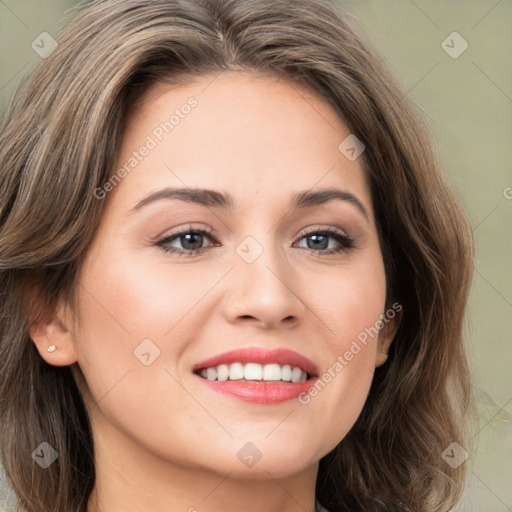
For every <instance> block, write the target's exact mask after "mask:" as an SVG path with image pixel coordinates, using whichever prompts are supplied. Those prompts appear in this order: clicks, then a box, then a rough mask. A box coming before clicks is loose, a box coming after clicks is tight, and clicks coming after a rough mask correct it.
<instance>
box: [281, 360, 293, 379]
mask: <svg viewBox="0 0 512 512" xmlns="http://www.w3.org/2000/svg"><path fill="white" fill-rule="evenodd" d="M281 379H283V380H286V381H288V382H290V381H291V380H292V367H291V366H290V365H289V364H285V365H284V366H282V367H281Z"/></svg>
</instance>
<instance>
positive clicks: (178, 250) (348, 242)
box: [156, 227, 356, 257]
mask: <svg viewBox="0 0 512 512" xmlns="http://www.w3.org/2000/svg"><path fill="white" fill-rule="evenodd" d="M330 239H331V240H334V244H331V243H329V242H330ZM206 240H213V231H211V230H206V229H193V228H191V227H185V228H181V229H178V230H176V231H175V232H174V233H172V234H170V235H168V236H166V237H165V238H162V239H161V240H159V241H158V242H157V243H156V245H157V246H159V247H161V248H162V249H163V250H164V251H165V252H166V253H172V254H176V255H178V256H189V257H191V256H196V255H198V254H201V253H203V252H204V251H205V250H206V249H207V248H208V247H218V246H220V245H221V244H220V243H210V244H208V245H206V246H205V245H204V242H205V241H206ZM302 240H306V247H301V248H303V249H310V250H312V251H313V252H316V253H319V254H322V255H328V254H336V253H342V252H348V251H349V250H350V249H353V248H354V247H356V244H355V242H354V240H353V239H352V238H350V237H349V236H348V235H346V234H345V233H343V232H341V231H338V230H337V229H334V228H325V229H322V230H316V231H310V232H309V233H305V234H302V235H301V237H300V238H299V241H302ZM176 244H178V245H180V246H181V247H176ZM333 245H334V246H333Z"/></svg>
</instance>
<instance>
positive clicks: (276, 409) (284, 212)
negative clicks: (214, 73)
mask: <svg viewBox="0 0 512 512" xmlns="http://www.w3.org/2000/svg"><path fill="white" fill-rule="evenodd" d="M172 116H174V117H172ZM349 135H350V132H349V131H348V130H347V128H346V127H345V126H344V125H343V124H342V123H341V122H340V120H339V119H338V117H337V116H336V114H335V113H334V111H333V110H332V109H331V108H330V107H329V106H328V104H326V103H325V102H324V101H323V100H322V99H320V98H318V97H317V96H315V95H312V94H311V93H310V92H308V91H307V90H305V89H303V88H302V87H300V86H298V85H296V84H290V83H287V82H284V81H279V80H277V79H275V78H269V77H261V76H255V75H252V74H245V73H231V74H227V73H223V74H221V75H219V76H218V77H217V78H215V79H214V78H213V77H207V78H201V79H199V78H195V79H194V81H193V82H192V83H189V84H187V85H182V86H175V87H172V86H164V85H158V86H155V87H153V88H152V89H151V90H150V92H149V93H148V94H147V95H146V96H145V97H144V99H143V102H142V103H141V104H140V105H138V106H136V108H135V109H134V111H133V113H132V115H131V117H130V118H129V122H128V124H127V126H126V132H125V135H124V138H123V143H122V149H121V152H120V155H119V160H118V166H117V168H116V169H121V168H123V166H124V170H125V172H122V171H121V172H119V173H118V177H119V179H117V180H115V181H112V183H111V185H110V186H109V185H108V184H107V186H106V187H104V188H103V189H102V190H103V191H107V192H106V198H105V199H103V200H104V201H105V209H104V211H103V216H102V219H101V223H100V225H99V228H98V230H97V232H96V235H95V237H94V239H93V240H92V242H91V245H90V248H89V250H88V253H87V255H86V258H85V262H84V265H83V267H82V270H81V272H80V275H79V300H78V304H79V310H78V311H77V312H76V313H77V314H78V316H79V317H80V318H81V328H78V327H75V328H73V329H71V327H70V330H71V331H72V333H73V338H72V340H73V341H72V343H73V345H74V350H75V353H76V360H77V362H78V365H79V366H80V368H81V370H82V372H83V374H84V376H85V379H86V382H87V385H88V388H89V390H88V392H87V393H86V400H87V402H88V404H89V408H90V411H91V419H92V424H93V428H94V433H95V436H96V438H97V439H103V440H108V441H109V442H110V443H114V444H116V443H117V445H118V446H121V445H122V446H125V447H128V446H131V447H133V448H136V450H137V452H138V453H144V454H145V456H156V457H158V458H159V459H160V460H162V459H163V460H164V461H167V462H170V463H173V464H177V465H180V466H184V467H188V468H201V469H206V470H210V471H216V472H220V473H227V472H232V476H235V475H238V476H241V477H243V476H244V475H249V474H251V475H253V474H254V473H255V472H256V473H257V472H259V471H261V472H263V471H265V470H267V471H270V472H271V474H272V475H273V476H275V477H278V476H285V475H288V474H291V473H292V472H295V471H297V470H299V469H300V468H307V467H309V466H312V465H314V464H316V463H317V461H318V460H319V459H320V458H321V457H322V456H323V455H325V454H326V453H327V452H329V451H330V450H332V449H333V448H334V447H335V446H336V444H337V443H339V441H340V440H341V439H342V438H343V437H344V436H345V435H346V434H347V432H348V431H349V429H350V428H351V427H352V426H353V424H354V422H355V421H356V419H357V417H358V415H359V413H360V411H361V409H362V407H363V404H364V402H365V399H366V397H367V394H368V391H369V387H370V384H371V381H372V377H373V372H374V369H375V367H376V366H378V365H380V364H382V362H383V361H384V360H385V359H384V357H385V356H383V354H382V352H381V350H382V349H383V348H384V349H387V346H388V345H389V343H390V341H391V338H392V329H388V330H387V331H386V329H383V330H382V331H381V332H380V333H379V335H378V336H375V335H371V334H370V335H369V334H368V332H370V333H372V334H374V333H375V326H376V325H377V326H379V320H380V318H381V315H382V314H384V313H385V295H386V288H385V274H384V267H383V260H382V255H381V251H380V248H379V243H378V237H377V231H376V226H375V219H374V213H373V210H372V202H371V197H370V192H369V189H368V186H367V184H366V182H365V179H364V176H363V171H362V168H361V164H360V160H361V159H360V158H355V156H357V151H358V150H360V149H361V147H360V146H357V147H354V144H353V143H352V145H351V144H350V142H351V139H348V141H346V142H344V143H343V141H345V139H346V138H347V137H348V136H349ZM341 143H343V144H342V146H341V149H339V146H340V144H341ZM347 145H348V148H347ZM350 147H354V149H355V151H351V150H350ZM144 148H146V149H144ZM348 157H350V158H348ZM174 189H180V190H181V191H182V192H180V193H179V194H178V193H173V190H174ZM200 189H201V190H202V189H208V190H211V191H213V192H211V193H205V192H201V193H199V192H197V193H194V194H193V191H197V190H200ZM320 191H328V192H335V191H338V192H337V194H338V196H337V197H334V196H331V199H329V200H326V197H327V196H323V198H322V196H318V195H316V196H312V197H311V198H310V200H308V199H307V197H308V195H311V194H317V193H318V192H320ZM103 193H104V192H102V191H97V194H98V196H101V195H102V194H103ZM301 196H302V201H300V199H301ZM227 197H229V198H230V199H229V201H227V200H226V198H227ZM221 198H222V200H221ZM315 198H316V199H315ZM99 200H100V199H99ZM326 230H328V231H329V232H328V233H326ZM187 233H188V234H187ZM394 323H395V322H394V321H391V322H389V323H388V324H386V325H387V326H388V327H391V326H392V325H393V324H394ZM380 326H382V323H380ZM372 328H373V331H371V329H372ZM385 331H386V332H387V333H388V334H387V335H385ZM364 333H366V336H365V334H364ZM363 339H364V340H365V341H364V342H363V341H362V340H363ZM357 348H359V350H357ZM238 349H252V352H251V351H249V352H248V353H246V354H243V353H239V354H235V355H234V356H232V357H231V358H229V357H227V356H226V357H224V356H223V354H225V353H227V352H231V351H234V350H238ZM275 350H281V351H291V352H293V353H295V355H290V353H289V352H281V353H280V354H278V355H276V354H270V355H268V354H266V353H267V352H268V351H275ZM265 355H267V356H268V357H267V358H265ZM218 356H220V359H217V361H212V362H211V363H210V362H207V360H209V359H211V358H217V357H218ZM48 357H49V358H50V357H51V355H50V356H48ZM301 358H305V359H307V360H309V362H307V361H305V360H304V359H301ZM205 362H206V364H205ZM250 362H252V363H253V364H249V365H245V363H250ZM287 362H288V363H289V364H290V370H293V368H294V366H298V367H299V368H301V369H305V370H307V371H308V380H307V381H306V382H305V383H304V382H302V383H301V382H298V383H294V382H289V381H287V382H283V381H282V380H281V381H272V380H268V381H259V380H253V379H258V377H259V374H258V372H259V371H264V372H265V375H266V377H268V378H269V379H272V378H280V377H281V378H283V377H284V378H286V379H290V378H291V376H290V373H289V371H288V368H286V367H285V366H284V365H285V364H286V363H287ZM221 363H225V364H226V366H221V367H220V368H219V369H218V376H219V377H220V378H221V379H225V378H227V372H228V371H231V374H229V375H230V378H229V380H227V381H226V380H221V381H218V380H217V381H210V380H208V379H207V378H206V379H205V378H204V377H202V376H201V375H200V373H201V372H200V370H201V369H205V372H203V373H204V374H206V375H207V376H208V377H210V378H214V377H215V371H214V370H213V369H212V367H216V366H217V364H221ZM237 363H242V365H239V364H237ZM254 363H256V364H254ZM271 363H280V365H279V366H277V367H276V365H275V364H271ZM266 364H268V365H270V366H265V365H266ZM206 367H210V370H207V371H206ZM260 368H261V370H260ZM237 371H238V372H242V374H243V375H244V376H245V377H247V378H246V379H243V380H242V381H241V380H237V379H236V377H237ZM243 372H246V373H243ZM252 372H255V373H252ZM300 375H301V373H300V370H295V371H294V372H292V376H293V379H294V380H297V379H298V380H300ZM325 375H327V377H325ZM238 376H240V373H239V375H238ZM329 376H330V379H329ZM231 377H232V378H233V380H231ZM260 377H261V376H260ZM302 379H304V377H302ZM245 380H248V381H249V382H245ZM320 381H321V382H320ZM315 383H316V385H317V391H316V393H315V392H314V391H313V392H312V393H308V392H307V389H308V388H310V387H311V386H313V385H314V384H315ZM89 393H90V395H89Z"/></svg>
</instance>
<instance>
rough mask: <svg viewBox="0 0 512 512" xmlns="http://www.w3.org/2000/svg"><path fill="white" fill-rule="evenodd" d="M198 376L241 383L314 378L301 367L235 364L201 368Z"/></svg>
mask: <svg viewBox="0 0 512 512" xmlns="http://www.w3.org/2000/svg"><path fill="white" fill-rule="evenodd" d="M194 373H195V374H196V375H199V376H200V377H202V378H204V379H206V380H210V381H218V382H225V381H228V380H229V381H239V382H262V383H263V382H274V383H277V382H290V383H294V384H295V383H299V382H306V381H307V380H309V379H311V378H312V377H313V376H312V375H309V374H308V373H307V372H306V371H305V370H303V369H302V368H300V367H299V366H294V365H290V364H278V363H266V364H259V363H252V362H234V363H230V364H219V365H217V366H211V367H208V368H199V369H197V370H195V371H194Z"/></svg>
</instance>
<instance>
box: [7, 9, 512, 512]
mask: <svg viewBox="0 0 512 512" xmlns="http://www.w3.org/2000/svg"><path fill="white" fill-rule="evenodd" d="M335 3H336V4H337V5H338V6H339V7H340V8H341V9H343V10H345V11H346V12H347V14H348V15H349V17H350V18H351V19H352V21H353V23H355V24H356V25H358V26H359V27H360V29H361V30H363V31H364V32H366V33H367V34H368V36H369V37H370V39H372V41H373V42H374V44H375V46H376V47H377V48H378V49H379V50H380V52H381V54H382V55H383V56H384V58H385V59H386V60H387V62H388V64H389V65H390V67H391V68H392V69H393V70H394V71H395V74H396V76H397V77H398V79H399V81H400V83H401V84H402V86H403V88H404V91H407V94H408V96H409V97H410V98H411V99H412V100H413V101H414V102H415V103H416V104H417V107H418V109H419V110H420V111H421V112H422V113H423V114H422V115H423V117H424V119H425V121H426V122H427V124H428V125H429V127H430V129H431V131H432V134H433V137H434V138H435V141H436V143H437V147H438V151H439V153H440V155H441V158H442V160H443V162H444V164H445V169H446V172H447V174H448V176H449V179H450V181H451V183H452V185H453V187H454V188H455V190H456V192H457V194H458V196H459V198H460V200H461V201H462V203H463V204H464V206H465V208H466V210H467V213H468V216H469V218H470V220H471V223H472V226H473V232H474V236H475V241H476V246H477V247H476V249H477V260H476V269H475V277H474V283H473V288H472V292H471V298H470V304H469V309H468V315H467V339H468V341H467V343H468V350H469V354H470V358H471V368H472V372H473V377H474V385H475V392H476V394H477V398H478V404H479V410H480V420H479V423H478V425H474V426H473V431H474V432H473V435H474V436H475V437H476V438H477V439H478V449H477V451H476V453H472V454H470V457H472V458H473V462H472V463H471V464H470V471H469V478H468V483H467V490H466V494H465V497H464V500H463V502H462V503H461V504H460V506H459V507H458V508H457V511H460V512H504V511H511V510H512V486H511V485H510V484H511V481H512V371H511V368H512V350H511V344H510V341H511V340H510V338H511V336H510V332H511V330H512V329H511V328H512V272H511V263H512V231H511V225H512V223H511V220H512V71H511V70H512V0H458V1H457V0H414V1H413V0H368V1H364V0H335ZM75 5H76V2H74V1H64V0H45V1H41V0H0V115H1V114H2V113H3V112H4V111H5V107H6V105H7V102H8V99H9V97H10V96H11V94H12V92H13V90H14V89H15V87H16V85H17V84H18V83H19V81H20V79H21V78H22V77H23V76H24V75H25V74H26V73H27V72H29V71H30V69H31V68H32V67H33V66H34V65H35V64H36V63H37V62H38V61H39V59H40V58H41V57H40V55H39V54H38V53H36V51H35V50H34V49H33V47H32V46H33V41H36V43H37V41H40V34H41V33H43V32H47V33H48V34H50V35H51V36H53V37H54V38H55V39H56V38H57V35H58V34H59V32H60V30H61V29H62V27H63V26H64V25H65V24H66V23H67V22H68V21H69V20H70V19H71V17H72V16H73V13H74V12H75V11H74V10H71V11H68V9H70V8H72V7H74V6H75ZM454 32H456V33H457V34H454ZM44 37H47V36H44ZM466 45H467V48H466ZM36 48H37V47H36ZM468 464H469V462H468ZM0 478H1V477H0ZM0 484H1V482H0ZM0 486H1V485H0ZM0 494H1V493H0ZM2 500H4V501H6V502H7V501H8V498H7V497H5V496H3V497H0V510H2Z"/></svg>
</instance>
